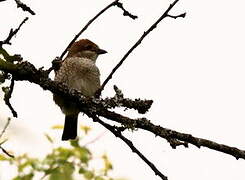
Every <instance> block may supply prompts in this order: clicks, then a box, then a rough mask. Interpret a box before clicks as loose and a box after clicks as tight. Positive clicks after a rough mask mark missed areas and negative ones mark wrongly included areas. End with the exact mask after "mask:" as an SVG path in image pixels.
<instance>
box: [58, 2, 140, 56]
mask: <svg viewBox="0 0 245 180" xmlns="http://www.w3.org/2000/svg"><path fill="white" fill-rule="evenodd" d="M112 6H118V7H119V8H121V9H122V10H123V11H124V15H127V16H129V17H131V18H132V19H135V17H137V16H133V15H131V14H130V13H129V12H128V11H126V10H125V9H124V8H123V6H122V3H120V2H119V0H115V1H113V2H112V3H110V4H109V5H108V6H106V7H105V8H104V9H102V10H101V11H100V12H99V13H98V14H96V16H94V17H93V18H92V19H91V20H90V21H89V22H88V23H87V24H86V25H85V26H84V27H83V28H82V29H81V30H80V31H79V33H77V35H76V36H75V37H74V38H73V39H72V40H71V42H70V43H69V44H68V46H67V47H66V49H65V50H64V51H63V53H62V54H61V56H60V58H59V59H60V60H62V59H63V57H64V55H65V54H66V52H67V51H68V49H69V48H70V47H71V45H72V44H73V43H74V42H75V41H76V40H77V38H78V37H79V36H80V35H81V34H82V33H83V32H84V31H85V30H86V29H87V28H88V27H89V25H90V24H92V23H93V22H94V21H95V20H96V19H97V18H98V17H99V16H100V15H101V14H103V13H104V12H105V11H106V10H108V9H109V8H111V7H112Z"/></svg>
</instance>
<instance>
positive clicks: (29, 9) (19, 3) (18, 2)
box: [15, 0, 36, 15]
mask: <svg viewBox="0 0 245 180" xmlns="http://www.w3.org/2000/svg"><path fill="white" fill-rule="evenodd" d="M15 2H16V5H17V8H21V9H22V10H23V11H27V12H29V13H30V14H31V15H35V14H36V13H35V12H34V11H33V10H32V9H31V8H30V7H29V6H27V5H26V4H24V3H23V2H21V1H20V0H15Z"/></svg>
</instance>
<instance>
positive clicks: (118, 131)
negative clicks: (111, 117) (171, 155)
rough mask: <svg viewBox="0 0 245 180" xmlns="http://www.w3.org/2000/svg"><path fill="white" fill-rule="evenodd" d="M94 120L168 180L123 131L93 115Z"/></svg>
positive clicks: (157, 173)
mask: <svg viewBox="0 0 245 180" xmlns="http://www.w3.org/2000/svg"><path fill="white" fill-rule="evenodd" d="M92 118H93V120H94V121H95V122H98V123H100V124H101V125H102V126H104V127H105V128H106V129H108V130H109V131H111V132H112V133H113V134H114V135H115V136H116V137H119V138H120V139H121V140H122V141H123V142H124V143H126V144H127V145H128V147H129V148H130V149H131V150H132V152H134V153H136V154H137V155H138V156H139V157H140V158H141V159H142V160H143V161H144V162H145V163H146V164H147V165H148V166H149V167H150V168H151V169H152V170H153V171H154V173H155V174H156V175H158V176H159V177H161V179H163V180H167V179H168V178H167V177H166V176H165V175H163V174H162V173H161V172H160V171H159V170H158V169H157V168H156V166H155V165H154V164H153V163H152V162H151V161H150V160H148V159H147V158H146V157H145V156H144V155H143V154H142V153H141V152H140V151H139V150H138V149H137V148H136V147H135V146H134V145H133V143H132V142H131V141H130V140H129V139H127V138H126V137H124V136H123V135H122V133H121V131H120V130H119V129H117V128H116V127H114V126H111V125H109V124H107V123H105V122H103V121H102V120H100V119H99V118H98V117H97V116H95V115H92Z"/></svg>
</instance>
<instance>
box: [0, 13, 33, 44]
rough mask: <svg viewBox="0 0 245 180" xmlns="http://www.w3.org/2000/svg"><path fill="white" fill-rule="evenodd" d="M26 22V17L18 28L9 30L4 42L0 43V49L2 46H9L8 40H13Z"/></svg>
mask: <svg viewBox="0 0 245 180" xmlns="http://www.w3.org/2000/svg"><path fill="white" fill-rule="evenodd" d="M27 20H28V17H26V18H25V19H24V20H23V21H22V22H21V23H20V25H19V27H18V28H17V29H15V30H13V29H11V30H10V32H9V35H8V37H7V38H6V39H5V40H4V41H0V47H2V45H3V44H9V45H11V43H10V40H11V39H12V38H13V36H15V35H16V34H17V33H18V31H19V30H20V28H21V26H22V25H23V24H24V23H25V22H26V21H27Z"/></svg>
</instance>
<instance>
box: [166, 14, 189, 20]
mask: <svg viewBox="0 0 245 180" xmlns="http://www.w3.org/2000/svg"><path fill="white" fill-rule="evenodd" d="M185 16H186V13H182V14H180V15H176V16H174V15H169V14H168V15H167V17H170V18H174V19H177V18H180V17H182V18H185Z"/></svg>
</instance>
